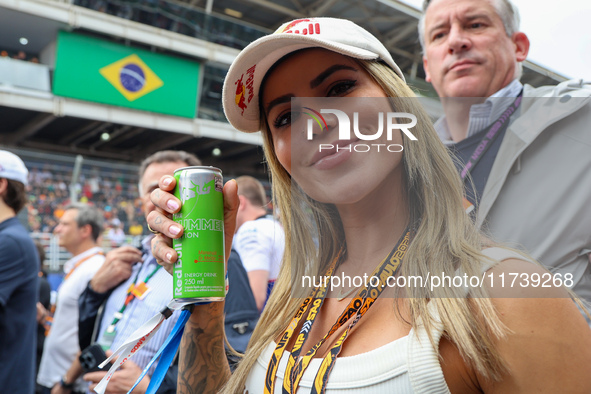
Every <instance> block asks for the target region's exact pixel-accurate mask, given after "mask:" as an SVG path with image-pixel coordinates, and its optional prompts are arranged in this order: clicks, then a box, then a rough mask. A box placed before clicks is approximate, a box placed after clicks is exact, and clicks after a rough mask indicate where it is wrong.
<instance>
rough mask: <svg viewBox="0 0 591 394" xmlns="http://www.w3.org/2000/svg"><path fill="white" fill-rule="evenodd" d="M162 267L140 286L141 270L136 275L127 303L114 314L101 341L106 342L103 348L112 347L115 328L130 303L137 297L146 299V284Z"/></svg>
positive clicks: (128, 290)
mask: <svg viewBox="0 0 591 394" xmlns="http://www.w3.org/2000/svg"><path fill="white" fill-rule="evenodd" d="M160 267H162V266H161V265H159V264H157V265H156V268H154V270H153V271H152V272H150V274H148V276H146V279H144V280H143V282H141V283H140V284H139V285H136V283H137V280H138V277H139V276H140V271H141V268H140V269H139V270H138V271H137V274H136V275H135V279H134V280H133V283H132V284H131V285H129V288H128V289H127V294H126V296H125V302H124V303H123V306H122V307H121V309H119V311H117V312H115V313H114V314H113V321H112V322H111V324H109V327H107V330H106V331H105V333H104V334H103V341H101V342H104V343H103V347H105V346H106V345H109V346H108V347H110V345H111V344H112V343H113V339H114V334H115V326H116V325H117V323H119V321H120V320H121V319H122V318H123V312H125V309H126V308H127V306H128V305H129V303H130V302H131V301H132V300H133V299H134V298H136V297H137V298H139V299H143V298H144V297H145V295H146V294H147V290H148V288H147V287H146V284H147V283H148V281H149V280H150V279H151V278H152V276H154V274H155V273H156V272H157V271H158V270H159V269H160ZM109 337H111V338H109Z"/></svg>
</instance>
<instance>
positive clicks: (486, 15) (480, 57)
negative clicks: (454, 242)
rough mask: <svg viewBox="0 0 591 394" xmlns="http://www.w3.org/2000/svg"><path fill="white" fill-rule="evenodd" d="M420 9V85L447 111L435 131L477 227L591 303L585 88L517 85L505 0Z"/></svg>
mask: <svg viewBox="0 0 591 394" xmlns="http://www.w3.org/2000/svg"><path fill="white" fill-rule="evenodd" d="M423 10H424V15H423V16H422V17H421V19H420V21H419V36H420V39H421V44H422V46H423V53H424V56H423V63H424V67H425V72H426V74H427V78H426V79H427V81H428V82H431V83H432V84H433V86H434V88H435V90H436V91H437V93H438V95H439V96H440V98H441V102H442V105H443V108H444V111H445V116H444V117H442V118H441V119H440V120H439V121H438V122H437V123H436V124H435V128H436V130H437V132H438V134H439V136H440V138H441V139H442V141H443V142H444V143H445V144H446V145H447V146H448V147H449V148H450V150H451V151H452V152H453V153H454V154H455V155H456V156H458V157H459V159H460V162H459V163H458V167H459V168H458V169H459V170H460V173H461V174H462V176H463V177H464V178H466V179H465V184H466V189H467V196H468V200H470V203H471V204H473V205H475V206H476V207H477V211H476V212H477V213H476V223H477V225H478V226H480V227H482V228H483V229H484V230H485V231H487V232H489V233H490V235H491V236H492V237H493V238H494V239H495V240H497V241H500V242H503V243H507V244H509V245H513V246H517V245H520V246H524V247H525V248H526V249H527V250H528V251H529V253H531V254H532V255H533V257H535V258H536V259H538V260H539V261H540V262H541V263H542V264H544V265H545V266H546V267H547V268H548V269H549V270H550V271H551V272H552V276H551V277H550V279H551V280H555V279H556V278H560V280H561V281H562V283H564V284H565V285H567V286H568V287H570V288H572V289H573V290H574V291H575V292H576V293H577V294H578V295H579V296H580V297H581V298H583V299H585V300H587V301H591V270H590V265H589V257H588V254H589V252H590V251H591V209H589V207H591V154H590V153H589V152H590V150H589V148H590V147H591V132H590V128H589V125H591V85H590V84H588V83H584V82H583V81H582V80H571V81H566V82H563V83H561V84H559V85H557V86H546V87H541V88H533V87H531V86H529V85H525V86H523V85H522V84H521V83H520V82H519V77H520V75H521V64H520V63H521V62H522V61H524V60H525V58H526V57H527V54H528V51H529V40H528V38H527V36H526V35H525V34H524V33H522V32H519V15H518V12H517V10H516V8H515V7H514V6H513V5H512V4H511V3H510V2H509V1H508V0H483V1H473V0H430V1H429V0H426V1H425V2H424V5H423ZM460 98H461V99H460ZM470 178H471V179H472V181H473V183H472V182H471V181H470V180H469V179H470ZM528 279H531V278H528ZM555 283H558V281H556V282H555Z"/></svg>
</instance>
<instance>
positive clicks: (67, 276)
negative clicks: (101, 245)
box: [64, 250, 105, 281]
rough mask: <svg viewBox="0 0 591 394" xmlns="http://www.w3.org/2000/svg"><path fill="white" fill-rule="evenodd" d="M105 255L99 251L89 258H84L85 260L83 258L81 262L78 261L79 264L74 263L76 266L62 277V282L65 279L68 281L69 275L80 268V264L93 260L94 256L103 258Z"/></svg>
mask: <svg viewBox="0 0 591 394" xmlns="http://www.w3.org/2000/svg"><path fill="white" fill-rule="evenodd" d="M104 254H105V253H103V251H102V250H101V251H99V252H96V253H93V254H91V255H90V256H86V257H85V258H83V259H82V260H80V261H79V262H77V263H76V265H74V267H73V268H72V269H71V270H70V272H68V273H67V274H66V276H65V277H64V281H65V280H66V279H68V278H69V277H70V275H72V274H73V273H74V271H76V268H78V267H79V266H80V264H82V263H84V262H85V261H86V260H88V259H91V258H93V257H94V256H96V255H101V256H103V255H104Z"/></svg>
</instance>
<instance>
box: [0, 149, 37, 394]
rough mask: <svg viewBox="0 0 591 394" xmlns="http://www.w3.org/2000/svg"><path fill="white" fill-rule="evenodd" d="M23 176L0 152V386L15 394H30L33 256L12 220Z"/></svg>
mask: <svg viewBox="0 0 591 394" xmlns="http://www.w3.org/2000/svg"><path fill="white" fill-rule="evenodd" d="M27 176H28V170H27V168H26V167H25V164H24V163H23V161H22V160H21V159H20V158H19V157H18V156H16V155H15V154H13V153H11V152H8V151H5V150H0V360H2V368H0V387H1V388H2V392H5V393H16V394H20V393H22V394H30V393H33V392H34V391H35V350H36V346H37V336H36V334H35V332H36V329H37V322H36V314H37V312H36V311H37V308H36V303H37V299H38V291H39V284H38V282H37V277H38V272H39V256H38V255H37V249H36V248H35V244H34V243H33V240H31V237H30V236H29V234H27V232H26V230H25V228H24V227H23V226H22V225H21V224H20V223H19V221H18V219H17V218H16V214H17V213H18V212H19V211H20V210H21V209H22V208H23V207H24V206H25V204H26V202H27V196H26V193H25V186H26V184H27Z"/></svg>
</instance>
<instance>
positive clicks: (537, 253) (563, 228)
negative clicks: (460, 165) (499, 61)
mask: <svg viewBox="0 0 591 394" xmlns="http://www.w3.org/2000/svg"><path fill="white" fill-rule="evenodd" d="M518 115H519V116H518V117H517V118H516V119H515V120H514V121H513V122H512V123H511V125H510V126H509V128H508V130H507V132H506V134H505V137H504V139H503V141H502V144H501V147H500V149H499V152H498V154H497V157H496V159H495V162H494V164H493V167H492V169H491V172H490V176H489V178H488V181H487V183H486V186H485V189H484V192H483V195H482V199H481V202H480V205H479V212H478V218H477V224H478V226H481V227H482V228H483V229H484V230H485V232H489V233H490V234H491V235H492V238H493V239H495V240H497V241H500V242H503V243H508V244H509V245H513V246H516V245H521V246H523V247H525V248H526V249H527V250H528V251H529V253H531V255H532V256H533V257H534V258H536V259H537V260H538V261H540V262H541V263H542V264H544V265H545V266H546V267H547V268H548V269H549V270H550V271H551V272H553V273H559V274H562V278H563V279H564V275H565V274H567V273H572V274H573V283H574V288H573V290H574V291H575V292H576V293H577V294H578V295H579V296H580V297H582V298H584V299H586V300H587V301H591V270H590V264H589V258H588V253H589V252H590V251H591V83H585V82H583V81H582V80H571V81H566V82H563V83H561V84H559V85H557V86H545V87H541V88H533V87H531V86H529V85H526V86H525V87H524V98H523V101H522V104H521V108H520V112H519V114H518ZM567 284H568V283H567Z"/></svg>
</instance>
